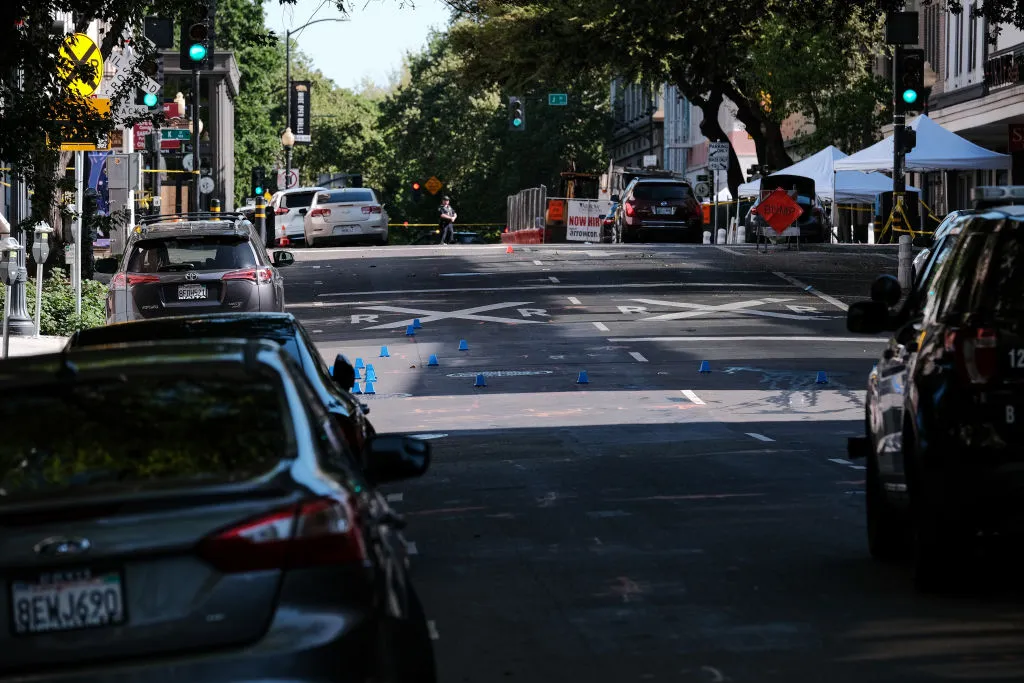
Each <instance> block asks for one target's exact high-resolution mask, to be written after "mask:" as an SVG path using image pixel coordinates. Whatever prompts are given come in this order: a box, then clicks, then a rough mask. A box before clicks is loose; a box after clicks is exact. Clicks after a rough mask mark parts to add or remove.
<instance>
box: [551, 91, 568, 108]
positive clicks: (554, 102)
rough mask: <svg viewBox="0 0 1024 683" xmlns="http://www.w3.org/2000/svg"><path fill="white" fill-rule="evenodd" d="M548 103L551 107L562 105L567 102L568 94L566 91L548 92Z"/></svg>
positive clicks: (565, 104)
mask: <svg viewBox="0 0 1024 683" xmlns="http://www.w3.org/2000/svg"><path fill="white" fill-rule="evenodd" d="M548 104H549V105H551V106H552V107H564V106H567V105H568V104H569V95H568V94H566V93H550V94H549V95H548Z"/></svg>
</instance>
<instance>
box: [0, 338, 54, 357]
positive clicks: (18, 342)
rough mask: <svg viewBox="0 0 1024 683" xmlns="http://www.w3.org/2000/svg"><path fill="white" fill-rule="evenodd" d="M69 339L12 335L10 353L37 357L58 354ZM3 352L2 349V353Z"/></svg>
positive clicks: (0, 350)
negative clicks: (43, 354) (44, 354)
mask: <svg viewBox="0 0 1024 683" xmlns="http://www.w3.org/2000/svg"><path fill="white" fill-rule="evenodd" d="M67 342H68V338H67V337H45V336H44V337H16V336H14V335H11V337H10V339H9V346H8V351H9V353H10V355H11V357H14V356H36V355H39V354H41V353H56V352H58V351H60V350H61V349H62V348H64V345H65V344H67ZM2 352H3V349H2V347H0V353H2Z"/></svg>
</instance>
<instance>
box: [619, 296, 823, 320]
mask: <svg viewBox="0 0 1024 683" xmlns="http://www.w3.org/2000/svg"><path fill="white" fill-rule="evenodd" d="M791 300H792V299H788V298H787V299H780V298H776V297H765V298H764V299H753V300H751V301H736V302H733V303H731V304H721V305H720V306H708V305H706V304H692V303H684V302H681V301H658V300H656V299H633V301H638V302H640V303H643V304H650V305H654V306H668V307H675V308H688V309H690V310H688V311H686V312H684V313H665V314H663V315H656V316H652V317H650V318H642V319H641V320H640V322H648V321H651V320H682V319H684V318H696V317H698V316H701V315H708V314H711V313H741V314H743V315H761V316H764V317H767V318H784V319H786V320H825V319H826V318H822V317H820V316H813V315H794V314H792V313H776V312H774V311H754V310H749V309H751V308H752V307H753V306H764V305H765V304H778V303H782V302H783V301H791Z"/></svg>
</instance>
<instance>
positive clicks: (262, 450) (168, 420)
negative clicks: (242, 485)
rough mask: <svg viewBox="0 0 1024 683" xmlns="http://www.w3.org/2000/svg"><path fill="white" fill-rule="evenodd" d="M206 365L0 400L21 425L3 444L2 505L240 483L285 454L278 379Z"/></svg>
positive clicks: (3, 413)
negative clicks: (199, 371) (199, 370)
mask: <svg viewBox="0 0 1024 683" xmlns="http://www.w3.org/2000/svg"><path fill="white" fill-rule="evenodd" d="M208 370H210V372H205V373H204V375H203V376H202V377H199V376H191V374H190V373H185V372H183V371H182V369H181V368H176V369H174V370H172V371H167V372H154V371H144V372H139V373H134V374H132V373H129V374H128V375H124V374H122V375H121V376H120V377H117V378H110V379H106V378H104V379H102V380H95V381H80V382H71V383H67V384H60V385H47V386H44V387H30V388H22V389H19V390H18V400H17V401H5V402H3V403H2V404H0V419H2V420H4V423H5V424H17V425H19V429H17V430H12V433H10V434H8V435H7V436H5V437H4V439H3V441H2V442H0V504H2V503H3V502H9V501H12V500H17V499H21V498H33V497H46V496H52V495H54V494H58V493H61V492H68V491H71V490H73V492H74V493H76V494H77V493H87V494H88V493H98V492H99V490H102V491H111V492H131V491H132V490H139V489H152V488H154V487H156V488H164V487H173V486H178V485H186V486H190V485H194V484H195V482H196V481H197V480H198V481H204V482H210V483H224V482H230V481H239V480H246V479H249V478H252V477H255V476H259V475H262V474H264V473H266V472H268V471H269V470H271V469H273V467H274V466H275V465H276V464H277V463H279V462H280V461H281V460H282V459H284V458H287V457H291V456H290V455H289V454H291V453H293V452H294V448H293V447H292V444H291V431H290V428H289V427H288V418H289V413H288V410H287V404H286V403H285V402H284V400H283V392H282V389H281V387H280V383H279V381H278V380H277V379H276V378H272V377H254V376H253V375H252V374H247V373H244V372H242V371H241V370H240V369H238V368H237V367H235V366H227V367H224V366H218V367H216V368H208ZM54 415H60V416H61V419H60V422H59V424H55V423H54V421H53V416H54Z"/></svg>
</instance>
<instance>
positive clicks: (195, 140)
mask: <svg viewBox="0 0 1024 683" xmlns="http://www.w3.org/2000/svg"><path fill="white" fill-rule="evenodd" d="M201 168H202V163H201V162H200V161H199V69H197V68H193V69H192V189H191V190H190V193H191V195H192V201H191V202H189V203H190V204H191V205H192V211H194V212H196V213H199V178H200V177H201V176H200V173H199V171H200V169H201Z"/></svg>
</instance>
